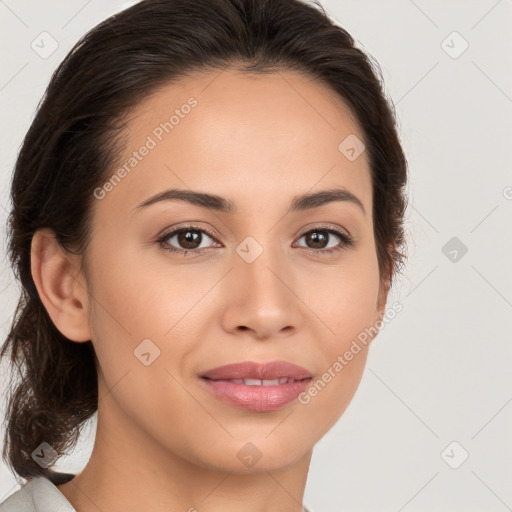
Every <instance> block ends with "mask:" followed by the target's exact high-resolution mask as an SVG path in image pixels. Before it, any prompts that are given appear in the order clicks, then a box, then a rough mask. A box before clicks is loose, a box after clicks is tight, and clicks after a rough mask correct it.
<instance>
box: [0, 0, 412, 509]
mask: <svg viewBox="0 0 512 512" xmlns="http://www.w3.org/2000/svg"><path fill="white" fill-rule="evenodd" d="M377 69H378V68H377V67H375V68H374V67H373V66H372V64H371V62H370V59H369V57H368V56H367V55H365V54H364V53H363V52H362V51H361V50H359V49H357V48H356V47H355V45H354V40H353V39H352V37H351V36H350V35H349V34H348V33H347V32H346V31H345V30H344V29H342V28H340V27H339V26H337V25H335V24H334V23H333V22H332V21H331V20H330V19H329V18H328V16H327V15H326V13H325V12H324V11H323V9H322V8H321V5H320V4H307V3H305V2H303V1H299V0H268V1H266V0H264V1H263V0H216V1H211V0H196V1H194V2H189V1H185V0H143V1H141V2H139V3H138V4H136V5H134V6H132V7H131V8H129V9H127V10H125V11H123V12H121V13H119V14H116V15H115V16H112V17H111V18H109V19H107V20H106V21H104V22H103V23H101V24H100V25H98V26H97V27H95V28H94V29H93V30H91V31H90V32H89V33H88V34H86V36H84V38H83V39H82V40H81V41H80V42H79V43H77V45H76V46H75V47H74V48H73V50H72V51H71V52H70V53H69V55H68V56H67V57H66V58H65V60H64V61H63V62H62V64H61V65H60V66H59V68H58V69H57V71H56V72H55V74H54V75H53V77H52V79H51V82H50V84H49V86H48V89H47V91H46V94H45V96H44V98H43V101H42V103H41V104H40V106H39V109H38V112H37V115H36V117H35V119H34V121H33V123H32V125H31V127H30V129H29V131H28V133H27V135H26V137H25V140H24V143H23V146H22V148H21V151H20V154H19V156H18V160H17V162H16V168H15V174H14V177H13V183H12V191H11V195H12V203H13V209H12V212H11V216H10V219H9V226H10V233H9V235H10V256H11V260H12V264H13V268H14V269H15V271H16V273H17V276H18V277H19V279H20V282H21V285H22V296H21V298H20V303H19V306H18V308H17V311H16V315H15V317H14V320H13V325H12V328H11V331H10V333H9V336H8V338H7V340H6V342H5V343H4V346H3V348H2V355H5V354H7V353H10V358H11V361H12V365H13V367H14V366H15V365H16V367H17V368H19V371H20V376H21V380H19V381H18V380H15V379H14V378H13V381H12V386H11V394H10V397H9V402H8V409H7V428H6V437H5V444H4V452H3V456H4V460H5V461H6V463H7V464H8V465H9V466H10V467H11V468H12V470H13V471H14V472H15V474H16V475H18V476H19V477H21V478H23V479H25V480H27V483H26V485H24V486H23V487H22V488H21V489H20V490H18V491H17V492H16V493H14V494H13V495H12V496H10V497H9V498H8V499H7V500H5V501H4V503H3V504H2V505H0V511H2V512H4V511H5V512H7V511H11V510H24V511H27V510H35V511H37V510H48V509H49V507H50V504H51V507H53V509H54V510H61V511H71V510H77V511H79V512H89V511H93V510H94V511H97V510H98V509H99V510H104V511H107V510H108V511H109V512H113V511H117V510H123V511H129V510H141V509H145V510H152V511H153V512H159V511H163V510H165V511H169V510H172V511H174V510H176V511H178V510H180V511H182V510H188V511H194V510H197V511H212V512H213V511H221V510H222V511H225V510H234V509H235V508H236V510H244V511H247V512H256V511H263V510H265V511H276V512H277V511H280V512H282V511H290V512H292V511H293V512H295V511H300V510H307V507H305V508H304V509H303V494H304V489H305V485H306V479H307V474H308V469H309V464H310V460H311V456H312V450H313V447H314V446H315V444H316V443H317V442H318V441H319V440H320V439H321V438H322V437H323V436H324V435H325V434H326V432H328V430H329V429H330V428H331V427H332V426H333V425H334V424H335V423H336V422H337V420H338V419H339V418H340V416H341V415H342V414H343V412H344V411H345V409H346V408H347V406H348V404H349V403H350V401H351V399H352V397H353V395H354V393H355V391H356V389H357V387H358V384H359V382H360V379H361V375H362V372H363V370H364V365H365V361H366V357H367V353H368V349H369V346H370V343H371V341H372V339H373V338H374V337H375V334H376V333H377V331H378V327H379V326H380V324H381V323H382V319H383V316H384V315H385V308H386V301H387V296H388V292H389V289H390V287H391V284H392V282H393V277H394V275H395V274H396V273H397V272H398V271H399V270H400V269H401V266H402V264H403V260H404V252H403V249H404V228H403V215H404V210H405V207H406V197H405V195H404V189H405V185H406V159H405V156H404V154H403V151H402V148H401V145H400V142H399V138H398V135H397V131H396V126H395V118H394V112H393V110H392V109H391V107H390V105H389V103H388V102H387V100H386V97H385V94H384V92H383V87H382V84H381V81H382V78H380V80H379V77H378V76H377V72H376V70H377ZM365 333H370V336H367V335H366V334H365ZM363 334H365V335H364V336H363ZM356 346H357V348H356ZM96 412H97V422H98V423H97V431H96V438H95V443H94V448H93V451H92V454H91V457H90V460H89V461H88V463H87V465H86V466H85V468H84V469H83V470H82V471H81V472H80V473H79V474H77V475H72V474H67V473H57V472H55V471H52V470H51V466H52V465H53V464H54V463H55V461H56V460H57V459H58V458H59V457H60V456H61V455H64V454H65V453H67V452H68V451H69V450H70V449H71V448H72V447H73V446H74V444H75V443H76V440H77V436H78V434H79V432H80V427H81V426H82V425H83V424H84V422H85V421H86V420H87V419H89V418H91V416H92V415H93V414H95V413H96ZM34 507H35V508H34Z"/></svg>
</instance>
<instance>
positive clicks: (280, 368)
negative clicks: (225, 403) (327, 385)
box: [201, 361, 312, 386]
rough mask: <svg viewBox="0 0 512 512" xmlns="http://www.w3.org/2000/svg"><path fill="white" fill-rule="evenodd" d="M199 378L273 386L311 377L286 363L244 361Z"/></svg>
mask: <svg viewBox="0 0 512 512" xmlns="http://www.w3.org/2000/svg"><path fill="white" fill-rule="evenodd" d="M201 377H203V378H205V379H211V380H227V381H234V382H235V383H237V384H245V385H248V386H255V385H256V386H258V385H259V386H261V385H263V386H275V385H279V384H286V383H289V382H294V381H300V380H304V379H308V378H311V377H312V375H311V373H310V372H309V371H308V370H306V369H305V368H303V367H302V366H297V365H295V364H292V363H288V362H287V361H272V362H269V363H257V362H254V361H244V362H241V363H234V364H228V365H225V366H219V367H217V368H213V369H211V370H208V371H207V372H205V373H203V374H202V375H201ZM284 379H286V380H284ZM276 381H277V382H276Z"/></svg>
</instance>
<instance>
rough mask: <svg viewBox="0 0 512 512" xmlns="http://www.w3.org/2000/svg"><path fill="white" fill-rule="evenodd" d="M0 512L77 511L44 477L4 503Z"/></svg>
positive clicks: (18, 491) (31, 481) (32, 481)
mask: <svg viewBox="0 0 512 512" xmlns="http://www.w3.org/2000/svg"><path fill="white" fill-rule="evenodd" d="M0 512H76V510H75V509H74V508H73V506H72V505H71V503H69V501H68V500H67V499H66V497H65V496H64V494H62V493H61V492H60V491H59V489H58V488H57V486H56V485H55V484H53V483H52V482H51V481H50V480H48V479H47V478H46V477H44V476H38V477H35V478H33V479H32V480H30V481H29V482H27V483H26V484H25V485H24V486H23V487H21V489H18V490H17V491H16V492H14V493H13V494H11V495H10V496H9V497H8V498H7V499H5V500H4V501H2V503H0Z"/></svg>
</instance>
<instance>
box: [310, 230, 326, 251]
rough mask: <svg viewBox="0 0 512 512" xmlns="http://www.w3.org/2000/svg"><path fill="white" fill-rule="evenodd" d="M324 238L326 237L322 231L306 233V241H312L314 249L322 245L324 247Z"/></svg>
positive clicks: (320, 247)
mask: <svg viewBox="0 0 512 512" xmlns="http://www.w3.org/2000/svg"><path fill="white" fill-rule="evenodd" d="M319 239H320V241H319ZM322 239H323V240H322ZM326 239H327V237H326V236H325V234H322V232H319V231H312V232H311V233H309V235H308V241H311V240H312V243H313V246H314V248H315V249H322V248H323V247H325V241H326ZM322 242H324V243H322Z"/></svg>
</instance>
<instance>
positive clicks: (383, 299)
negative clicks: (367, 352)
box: [370, 269, 391, 343]
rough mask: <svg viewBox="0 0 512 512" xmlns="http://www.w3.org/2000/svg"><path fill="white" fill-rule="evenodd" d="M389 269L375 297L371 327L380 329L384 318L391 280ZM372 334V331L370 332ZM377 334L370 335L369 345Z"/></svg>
mask: <svg viewBox="0 0 512 512" xmlns="http://www.w3.org/2000/svg"><path fill="white" fill-rule="evenodd" d="M390 273H391V269H388V270H387V273H386V275H385V276H383V278H382V279H381V282H380V285H379V293H378V296H377V304H376V306H375V313H374V315H373V322H372V327H375V328H380V326H381V323H382V319H383V317H384V313H385V311H386V304H387V300H388V294H389V289H390V286H391V283H390V278H391V274H390ZM372 332H373V330H372ZM376 336H377V334H374V335H371V340H370V343H371V342H372V341H373V340H374V339H375V337H376Z"/></svg>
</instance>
